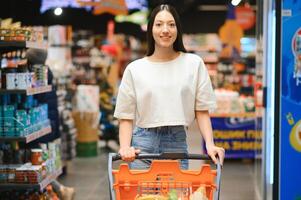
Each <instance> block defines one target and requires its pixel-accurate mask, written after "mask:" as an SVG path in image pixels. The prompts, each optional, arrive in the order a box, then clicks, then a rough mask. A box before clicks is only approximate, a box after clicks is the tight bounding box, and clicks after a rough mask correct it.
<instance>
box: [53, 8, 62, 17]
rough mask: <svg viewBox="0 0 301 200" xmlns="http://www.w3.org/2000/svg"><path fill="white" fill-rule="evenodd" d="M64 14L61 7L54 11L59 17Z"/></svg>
mask: <svg viewBox="0 0 301 200" xmlns="http://www.w3.org/2000/svg"><path fill="white" fill-rule="evenodd" d="M62 13H63V9H62V8H60V7H58V8H56V9H55V10H54V14H55V15H57V16H59V15H61V14H62Z"/></svg>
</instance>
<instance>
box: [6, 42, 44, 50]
mask: <svg viewBox="0 0 301 200" xmlns="http://www.w3.org/2000/svg"><path fill="white" fill-rule="evenodd" d="M47 46H48V44H47V42H30V41H0V48H5V49H13V48H34V49H47Z"/></svg>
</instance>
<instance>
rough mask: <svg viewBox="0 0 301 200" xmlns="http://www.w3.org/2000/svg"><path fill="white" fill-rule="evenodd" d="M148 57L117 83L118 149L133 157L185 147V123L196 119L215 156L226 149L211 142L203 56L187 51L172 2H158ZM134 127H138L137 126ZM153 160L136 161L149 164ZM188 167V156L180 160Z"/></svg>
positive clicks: (211, 94)
mask: <svg viewBox="0 0 301 200" xmlns="http://www.w3.org/2000/svg"><path fill="white" fill-rule="evenodd" d="M147 39H148V52H147V55H146V57H144V58H142V59H138V60H136V61H133V62H132V63H130V64H129V65H128V66H127V68H126V69H125V72H124V75H123V77H122V81H121V85H120V87H119V91H118V96H117V103H116V108H115V113H114V116H115V117H116V118H118V119H119V137H120V139H119V140H120V150H119V153H120V155H121V157H122V159H123V160H124V161H129V162H131V161H133V160H134V158H135V155H136V154H137V153H162V152H184V153H187V143H186V127H187V126H189V125H190V124H191V123H192V122H193V120H194V119H196V120H197V123H198V126H199V128H200V131H201V133H202V135H203V138H204V140H205V142H206V149H207V152H208V155H209V156H210V157H211V158H212V160H213V161H214V162H217V158H216V156H218V158H219V160H220V162H221V163H223V160H224V154H225V152H224V149H223V148H220V147H217V146H215V145H214V142H213V134H212V127H211V122H210V117H209V113H208V112H209V110H211V109H214V108H215V106H216V102H215V96H214V92H213V89H212V85H211V81H210V78H209V75H208V72H207V69H206V67H205V65H204V62H203V60H202V59H201V58H200V57H198V56H197V55H194V54H190V53H186V50H185V48H184V45H183V41H182V30H181V25H180V20H179V16H178V14H177V12H176V10H175V9H174V8H173V7H172V6H170V5H166V4H163V5H160V6H157V7H156V8H155V9H154V10H153V11H152V13H151V15H150V19H149V22H148V27H147ZM133 127H135V128H133ZM149 164H150V161H140V160H137V161H134V162H132V163H131V167H132V168H147V167H148V166H149ZM181 167H182V168H184V169H187V168H188V161H187V160H181Z"/></svg>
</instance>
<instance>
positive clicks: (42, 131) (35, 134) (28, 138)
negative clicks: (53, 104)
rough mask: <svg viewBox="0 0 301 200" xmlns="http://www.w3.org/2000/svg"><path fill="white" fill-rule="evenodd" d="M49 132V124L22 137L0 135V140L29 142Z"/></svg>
mask: <svg viewBox="0 0 301 200" xmlns="http://www.w3.org/2000/svg"><path fill="white" fill-rule="evenodd" d="M49 133H51V126H50V125H49V126H47V127H45V128H42V129H40V130H38V131H35V132H33V133H31V134H29V135H27V136H24V137H0V141H18V142H25V143H29V142H32V141H34V140H36V139H38V138H40V137H43V136H45V135H47V134H49Z"/></svg>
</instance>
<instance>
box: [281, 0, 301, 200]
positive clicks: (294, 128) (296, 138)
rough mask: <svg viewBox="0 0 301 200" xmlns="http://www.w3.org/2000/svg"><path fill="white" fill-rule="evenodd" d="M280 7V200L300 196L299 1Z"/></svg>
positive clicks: (300, 28)
mask: <svg viewBox="0 0 301 200" xmlns="http://www.w3.org/2000/svg"><path fill="white" fill-rule="evenodd" d="M282 2H283V7H282V63H281V75H282V79H281V105H280V106H281V113H280V117H281V132H280V149H279V150H280V185H279V189H280V199H281V200H286V199H291V200H299V199H301V173H300V165H301V1H296V0H285V1H282Z"/></svg>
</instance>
